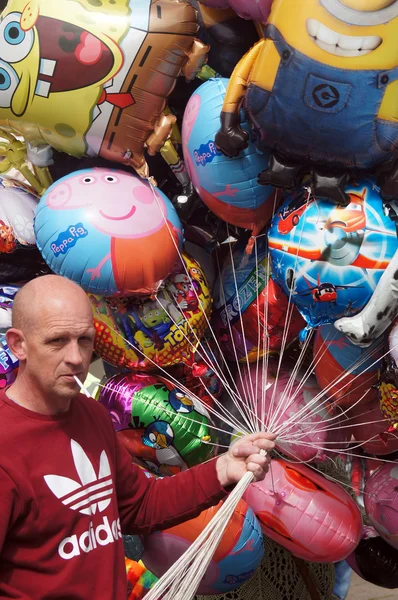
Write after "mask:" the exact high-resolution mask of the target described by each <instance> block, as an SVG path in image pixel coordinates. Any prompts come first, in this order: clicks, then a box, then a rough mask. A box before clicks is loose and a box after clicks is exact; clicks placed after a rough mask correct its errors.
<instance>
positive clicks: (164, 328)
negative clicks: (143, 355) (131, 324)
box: [140, 302, 173, 350]
mask: <svg viewBox="0 0 398 600" xmlns="http://www.w3.org/2000/svg"><path fill="white" fill-rule="evenodd" d="M140 320H141V323H142V325H143V326H144V327H143V328H142V331H143V332H144V333H145V335H146V340H145V342H144V346H145V348H150V347H151V346H152V345H155V347H156V349H157V350H162V348H163V347H164V341H163V340H164V338H165V337H166V335H167V334H168V333H169V331H170V328H171V326H172V324H173V323H172V320H171V318H170V317H169V316H168V315H167V314H166V311H165V310H163V308H162V307H161V306H159V305H158V304H157V303H156V302H151V303H148V304H146V305H145V306H144V307H143V309H142V314H141V317H140Z"/></svg>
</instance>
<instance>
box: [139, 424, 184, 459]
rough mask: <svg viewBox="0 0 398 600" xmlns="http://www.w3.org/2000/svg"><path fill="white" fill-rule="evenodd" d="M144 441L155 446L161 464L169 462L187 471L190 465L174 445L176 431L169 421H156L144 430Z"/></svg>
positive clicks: (151, 446)
mask: <svg viewBox="0 0 398 600" xmlns="http://www.w3.org/2000/svg"><path fill="white" fill-rule="evenodd" d="M142 441H143V443H144V444H145V446H149V447H150V448H155V450H156V451H157V452H156V457H157V459H158V461H159V463H160V464H168V465H171V466H173V467H180V468H181V471H185V470H186V469H187V468H188V465H187V464H186V462H185V461H184V459H183V458H182V456H181V455H180V454H179V452H178V450H177V449H176V448H175V447H174V446H173V442H174V431H173V429H172V427H171V425H170V424H169V423H167V421H160V420H159V421H154V422H153V423H151V424H150V425H148V427H146V429H145V431H144V435H143V437H142Z"/></svg>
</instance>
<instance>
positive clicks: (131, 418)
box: [99, 373, 217, 475]
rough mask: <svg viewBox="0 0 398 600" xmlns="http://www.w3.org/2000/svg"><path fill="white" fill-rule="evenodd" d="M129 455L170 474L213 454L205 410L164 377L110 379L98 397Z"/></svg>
mask: <svg viewBox="0 0 398 600" xmlns="http://www.w3.org/2000/svg"><path fill="white" fill-rule="evenodd" d="M99 401H100V402H101V404H103V405H104V406H106V408H107V409H108V411H109V413H110V415H111V417H112V420H113V423H114V425H115V429H116V431H117V432H118V436H119V437H120V438H121V439H122V441H123V443H124V445H125V446H126V448H127V449H128V451H129V452H130V454H131V455H132V456H133V457H134V458H136V459H138V460H139V461H140V462H142V463H144V464H145V466H146V467H148V468H149V469H150V470H151V471H154V472H155V473H157V474H159V475H173V474H175V473H178V472H179V471H183V470H185V469H187V468H189V467H193V466H194V465H197V464H199V463H201V462H204V461H206V460H208V459H209V458H211V457H212V456H214V455H215V451H216V448H217V438H216V436H215V435H214V430H213V428H212V426H211V425H212V421H211V418H210V415H209V413H208V412H207V410H206V408H205V407H204V406H203V405H202V404H200V403H199V402H198V401H197V400H196V399H195V398H193V397H192V396H190V395H189V394H186V393H185V392H184V391H182V390H180V389H179V388H177V387H176V385H175V384H174V383H172V382H171V381H169V380H168V379H165V378H163V377H158V376H152V375H137V374H132V373H131V374H125V375H116V376H115V377H112V378H111V379H110V380H109V381H108V383H107V384H106V387H105V388H103V389H102V392H101V394H100V397H99Z"/></svg>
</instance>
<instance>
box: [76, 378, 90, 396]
mask: <svg viewBox="0 0 398 600" xmlns="http://www.w3.org/2000/svg"><path fill="white" fill-rule="evenodd" d="M73 377H74V378H75V381H76V383H77V385H78V386H79V388H80V389H81V391H82V392H84V393H85V394H86V396H87V398H91V394H90V392H89V391H88V389H87V388H86V387H85V386H84V383H82V382H81V381H80V379H79V378H78V377H77V375H74V376H73Z"/></svg>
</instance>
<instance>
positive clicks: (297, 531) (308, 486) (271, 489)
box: [243, 460, 362, 563]
mask: <svg viewBox="0 0 398 600" xmlns="http://www.w3.org/2000/svg"><path fill="white" fill-rule="evenodd" d="M243 497H244V499H245V500H246V502H247V503H248V505H249V506H250V507H251V508H252V509H253V510H254V513H255V515H256V517H257V518H258V519H259V521H260V523H261V527H262V530H263V533H264V534H265V535H267V536H268V537H270V538H271V539H272V540H274V541H275V542H277V543H278V544H280V545H281V546H283V547H284V548H286V549H287V550H289V551H290V552H291V553H292V554H294V556H298V557H299V558H303V559H304V560H309V561H311V562H325V563H330V562H337V561H339V560H343V559H344V558H346V557H347V556H348V555H349V554H351V552H352V551H353V550H354V548H356V546H357V545H358V543H359V540H360V538H361V533H362V517H361V514H360V512H359V510H358V508H357V506H356V504H355V502H354V500H352V498H351V496H349V495H348V494H347V492H345V491H344V490H343V488H342V487H341V486H340V485H337V484H335V483H332V482H331V481H328V480H327V479H326V478H325V477H323V476H322V475H321V474H320V473H317V472H315V471H313V470H311V469H309V468H308V467H305V466H304V465H301V464H289V463H288V462H285V461H283V460H272V462H271V468H270V471H269V472H268V473H267V475H266V476H265V479H264V480H263V481H258V482H257V483H252V484H251V485H250V486H249V488H248V490H247V491H246V492H245V494H244V496H243Z"/></svg>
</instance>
